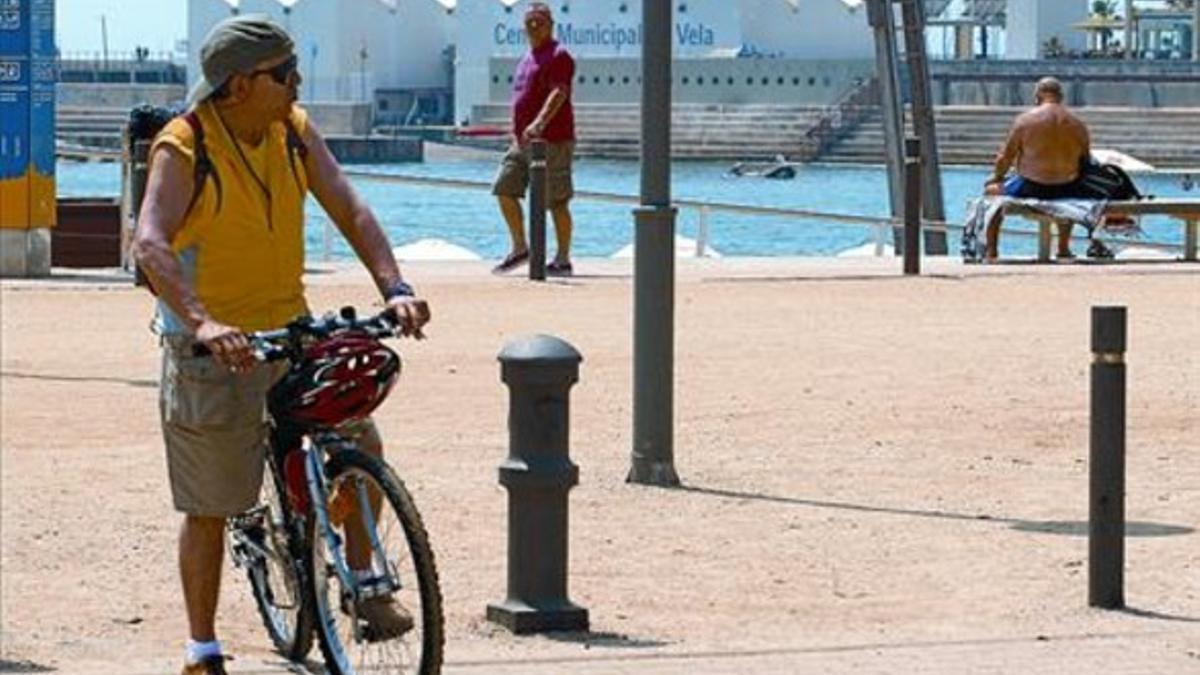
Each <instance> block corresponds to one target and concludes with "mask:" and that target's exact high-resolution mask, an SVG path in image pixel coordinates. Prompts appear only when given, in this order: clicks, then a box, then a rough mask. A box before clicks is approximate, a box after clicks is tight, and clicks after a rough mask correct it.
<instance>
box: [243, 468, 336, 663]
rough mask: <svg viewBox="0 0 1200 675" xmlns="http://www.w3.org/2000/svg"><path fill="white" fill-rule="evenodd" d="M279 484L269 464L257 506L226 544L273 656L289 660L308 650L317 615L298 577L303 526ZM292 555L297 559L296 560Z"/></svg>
mask: <svg viewBox="0 0 1200 675" xmlns="http://www.w3.org/2000/svg"><path fill="white" fill-rule="evenodd" d="M284 494H285V493H284V491H283V485H282V482H281V480H280V478H279V476H277V475H276V474H275V470H274V467H273V466H272V464H271V462H268V463H267V471H266V475H265V476H264V477H263V487H262V495H261V496H260V497H259V505H258V506H257V507H255V508H254V509H251V510H250V511H248V512H247V513H245V514H242V515H241V516H238V517H236V518H234V519H231V521H230V524H229V543H230V550H231V552H232V556H233V558H234V561H235V562H236V563H237V565H238V566H239V567H242V568H243V569H245V570H246V577H247V578H248V579H249V581H250V588H251V591H252V592H253V594H254V601H255V604H256V605H258V613H259V615H260V616H261V618H262V622H263V626H264V627H265V628H266V629H267V634H268V635H269V636H270V637H271V642H272V643H273V644H274V645H275V649H276V651H278V652H279V653H280V654H282V655H283V656H284V657H285V658H287V659H288V660H290V661H300V660H303V659H304V657H305V656H307V655H308V652H309V651H310V650H311V649H312V643H313V630H314V627H315V623H316V615H315V613H314V612H313V608H312V600H311V596H310V595H309V593H308V589H307V588H306V585H305V583H304V577H303V576H302V575H305V574H307V565H306V564H305V563H304V562H303V557H304V556H306V555H307V550H306V543H305V542H303V541H300V542H295V543H293V541H292V539H293V537H299V538H301V539H303V538H304V533H303V532H302V527H303V526H302V525H301V523H300V522H299V521H298V520H297V519H295V518H294V517H293V516H292V512H291V507H290V505H289V504H288V503H287V499H286V498H285V497H283V496H282V495H284ZM296 556H301V560H299V561H298V560H297V558H296Z"/></svg>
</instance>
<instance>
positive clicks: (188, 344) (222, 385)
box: [159, 337, 380, 517]
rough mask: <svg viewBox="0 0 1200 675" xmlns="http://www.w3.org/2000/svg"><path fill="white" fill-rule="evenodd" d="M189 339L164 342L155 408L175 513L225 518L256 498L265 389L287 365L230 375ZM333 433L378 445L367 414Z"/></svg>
mask: <svg viewBox="0 0 1200 675" xmlns="http://www.w3.org/2000/svg"><path fill="white" fill-rule="evenodd" d="M192 343H193V340H192V338H190V337H168V338H164V340H163V360H162V383H161V385H160V389H159V409H160V412H161V415H162V428H163V440H164V441H165V442H166V448H167V472H168V474H169V475H170V480H171V496H172V498H173V499H174V502H175V509H176V510H178V511H182V512H184V513H188V514H191V515H196V516H214V517H229V516H233V515H237V514H239V513H242V512H243V511H246V510H247V509H249V508H251V507H252V506H254V505H255V504H256V503H258V495H259V491H260V490H261V488H262V478H263V468H264V464H265V460H266V448H267V440H268V438H267V436H268V433H269V432H270V426H269V424H268V415H267V392H268V391H269V390H270V389H271V386H272V385H274V384H275V382H277V381H278V380H279V378H281V377H283V375H284V373H286V372H287V369H288V364H287V362H286V361H280V362H276V363H264V364H259V365H258V366H257V367H256V368H255V369H254V370H253V371H251V372H249V373H241V374H238V373H232V372H230V371H229V369H227V368H225V367H224V366H222V365H220V364H219V363H217V362H216V360H214V359H212V358H206V357H200V358H197V357H194V356H192V355H191V350H192ZM338 431H339V432H340V433H341V434H343V435H345V436H346V437H348V438H352V439H355V440H357V441H359V442H360V443H361V445H362V447H363V449H364V450H367V451H372V448H378V446H379V444H380V442H379V432H378V431H377V430H376V428H375V423H374V421H373V420H372V419H371V418H369V417H368V418H366V419H363V420H359V421H355V422H350V423H348V424H345V425H343V426H342V427H340V428H339V430H338Z"/></svg>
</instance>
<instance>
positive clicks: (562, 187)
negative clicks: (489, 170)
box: [492, 141, 575, 208]
mask: <svg viewBox="0 0 1200 675" xmlns="http://www.w3.org/2000/svg"><path fill="white" fill-rule="evenodd" d="M530 154H531V153H530V149H529V146H525V147H520V146H518V145H516V144H513V145H512V146H511V147H509V149H508V152H506V153H505V154H504V159H503V160H501V162H500V170H499V171H497V172H496V180H495V182H493V183H492V194H494V195H496V196H499V197H514V198H516V199H521V198H522V197H524V196H525V192H526V190H527V189H528V188H529V163H530ZM574 154H575V142H574V141H564V142H562V143H548V144H547V145H546V205H547V206H549V207H551V208H553V207H556V206H559V205H561V204H563V203H565V202H567V201H568V200H570V199H571V197H573V196H574V195H575V186H574V185H573V183H572V182H571V160H572V158H573V156H574Z"/></svg>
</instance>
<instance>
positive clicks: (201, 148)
mask: <svg viewBox="0 0 1200 675" xmlns="http://www.w3.org/2000/svg"><path fill="white" fill-rule="evenodd" d="M183 120H184V121H185V122H187V124H188V126H189V127H191V128H192V136H193V137H194V138H195V142H194V145H195V147H194V148H193V149H192V153H193V154H194V157H195V162H194V168H193V171H192V199H191V201H190V202H188V205H187V210H186V211H184V216H185V217H186V215H187V214H189V213H191V212H192V207H194V206H195V205H196V202H197V201H199V200H200V194H201V193H202V192H203V191H204V182H205V181H206V180H208V178H209V176H211V177H212V179H213V185H215V186H216V188H217V210H220V209H221V195H222V190H221V177H220V176H219V175H218V174H217V169H216V167H215V166H213V163H212V160H211V159H209V156H208V150H207V148H205V145H204V125H202V124H200V117H199V116H198V115H197V114H196V111H195V110H189V111H188V112H187V113H186V114H185V115H184V116H183Z"/></svg>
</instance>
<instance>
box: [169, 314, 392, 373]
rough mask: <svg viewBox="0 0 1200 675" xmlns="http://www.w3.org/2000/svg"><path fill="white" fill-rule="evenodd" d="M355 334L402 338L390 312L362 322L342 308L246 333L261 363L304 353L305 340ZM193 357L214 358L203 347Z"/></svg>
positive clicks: (195, 350) (198, 346)
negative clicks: (319, 315) (302, 344)
mask: <svg viewBox="0 0 1200 675" xmlns="http://www.w3.org/2000/svg"><path fill="white" fill-rule="evenodd" d="M344 331H354V332H360V333H364V334H366V335H368V336H370V337H373V338H376V339H379V338H389V337H400V335H401V332H400V321H399V319H397V317H396V313H395V311H393V310H392V309H391V308H388V309H385V310H383V311H382V312H380V313H378V314H376V315H374V316H371V317H368V318H366V319H359V318H358V317H357V312H356V311H355V309H354V308H353V307H349V306H346V307H342V309H341V310H340V311H338V312H337V313H336V314H335V313H332V312H330V313H328V314H326V315H324V316H322V317H320V318H314V317H311V316H305V317H301V318H299V319H295V320H294V321H292V322H291V323H289V324H288V325H287V326H286V327H284V328H279V329H276V330H263V331H255V332H252V333H245V334H244V335H245V336H246V339H247V340H249V341H250V347H251V349H252V350H253V351H254V358H255V359H257V360H258V361H262V362H264V363H265V362H270V361H282V360H284V359H289V358H292V357H293V355H296V356H298V355H299V354H300V353H301V351H302V350H301V341H302V340H303V339H304V338H317V339H320V338H325V337H329V336H331V335H333V334H335V333H340V332H344ZM192 356H198V357H202V356H212V350H211V349H209V348H208V347H207V346H205V345H204V344H202V343H199V342H197V343H196V344H194V345H192Z"/></svg>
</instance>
